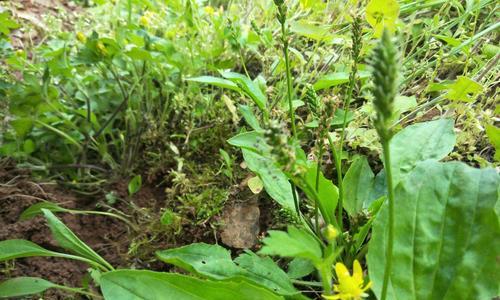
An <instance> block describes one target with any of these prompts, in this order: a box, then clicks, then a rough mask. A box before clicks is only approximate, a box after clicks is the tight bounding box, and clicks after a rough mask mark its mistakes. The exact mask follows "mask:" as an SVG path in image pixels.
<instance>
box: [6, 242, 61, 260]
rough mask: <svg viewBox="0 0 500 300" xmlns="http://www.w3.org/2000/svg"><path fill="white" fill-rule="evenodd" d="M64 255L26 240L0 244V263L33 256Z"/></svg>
mask: <svg viewBox="0 0 500 300" xmlns="http://www.w3.org/2000/svg"><path fill="white" fill-rule="evenodd" d="M62 255H63V254H62V253H58V252H54V251H50V250H47V249H45V248H42V247H40V246H38V245H37V244H35V243H33V242H30V241H26V240H18V239H14V240H6V241H1V242H0V261H6V260H10V259H15V258H20V257H32V256H62Z"/></svg>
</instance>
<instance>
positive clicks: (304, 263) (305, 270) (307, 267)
mask: <svg viewBox="0 0 500 300" xmlns="http://www.w3.org/2000/svg"><path fill="white" fill-rule="evenodd" d="M314 270H315V268H314V265H313V264H312V263H311V261H309V260H307V259H304V258H294V259H293V260H292V261H291V262H290V263H289V264H288V272H287V274H288V277H290V278H292V279H300V278H303V277H306V276H307V275H309V274H311V273H312V272H314Z"/></svg>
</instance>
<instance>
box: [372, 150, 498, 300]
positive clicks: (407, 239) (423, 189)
mask: <svg viewBox="0 0 500 300" xmlns="http://www.w3.org/2000/svg"><path fill="white" fill-rule="evenodd" d="M499 186H500V176H499V175H498V173H497V172H496V171H495V170H493V169H483V170H480V169H475V168H472V167H469V166H467V165H465V164H463V163H458V162H451V163H439V162H436V161H431V160H429V161H425V162H422V163H419V164H418V165H417V166H416V168H415V169H414V170H413V171H412V172H411V173H410V174H409V175H408V176H406V178H405V179H404V180H403V181H402V182H401V183H400V185H399V186H397V187H396V189H395V203H394V206H395V215H394V218H395V219H394V225H395V227H394V228H395V232H394V253H393V268H392V270H393V271H392V273H391V274H390V282H389V288H388V297H387V299H410V300H411V299H415V300H417V299H426V300H428V299H431V300H432V299H436V300H438V299H439V300H443V299H444V300H448V299H449V300H452V299H453V300H455V299H492V298H493V297H495V296H497V293H498V282H500V267H499V266H500V265H499V264H498V260H497V255H498V249H500V239H498V237H499V236H500V226H499V220H498V217H497V215H496V214H495V209H494V207H495V204H496V202H497V200H498V197H499V191H498V187H499ZM387 222H388V207H387V205H386V204H385V205H384V206H383V207H382V209H381V211H380V212H379V214H378V216H377V218H376V219H375V221H374V225H373V233H372V239H371V241H370V243H369V251H368V267H369V268H368V269H369V272H370V279H371V280H372V281H373V291H374V292H375V294H376V295H377V296H380V293H381V287H382V281H383V275H384V274H383V273H384V265H385V263H386V257H385V245H386V244H387V230H388V225H387Z"/></svg>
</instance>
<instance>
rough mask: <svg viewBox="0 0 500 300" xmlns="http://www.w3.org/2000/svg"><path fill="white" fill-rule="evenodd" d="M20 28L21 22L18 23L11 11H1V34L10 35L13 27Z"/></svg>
mask: <svg viewBox="0 0 500 300" xmlns="http://www.w3.org/2000/svg"><path fill="white" fill-rule="evenodd" d="M16 28H19V24H17V23H16V22H15V21H14V20H12V17H11V15H10V12H9V11H7V10H5V11H2V12H0V36H1V35H2V34H3V35H9V33H10V31H11V30H12V29H16Z"/></svg>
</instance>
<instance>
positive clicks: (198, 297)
mask: <svg viewBox="0 0 500 300" xmlns="http://www.w3.org/2000/svg"><path fill="white" fill-rule="evenodd" d="M101 290H102V293H103V295H104V299H107V300H116V299H120V300H157V299H176V300H234V299H238V300H255V299H266V300H279V299H284V298H283V297H281V296H278V295H276V294H274V293H272V292H270V291H268V290H267V289H265V288H262V287H259V286H256V285H255V284H253V283H250V282H248V281H247V280H245V279H233V280H229V281H209V280H201V279H197V278H193V277H188V276H184V275H180V274H174V273H160V272H152V271H141V270H118V271H112V272H107V273H104V274H103V275H102V277H101Z"/></svg>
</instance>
